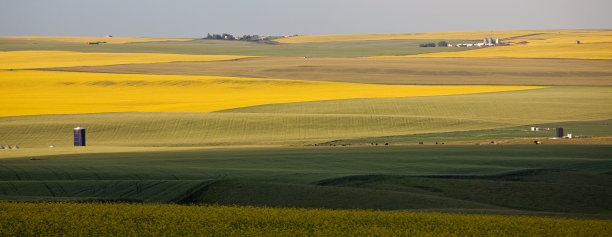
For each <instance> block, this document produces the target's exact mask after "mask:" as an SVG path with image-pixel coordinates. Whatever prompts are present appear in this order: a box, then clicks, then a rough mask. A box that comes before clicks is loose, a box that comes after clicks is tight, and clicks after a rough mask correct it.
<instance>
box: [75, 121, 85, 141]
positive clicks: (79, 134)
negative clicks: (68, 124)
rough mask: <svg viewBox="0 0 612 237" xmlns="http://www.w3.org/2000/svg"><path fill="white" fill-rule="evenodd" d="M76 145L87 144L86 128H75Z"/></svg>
mask: <svg viewBox="0 0 612 237" xmlns="http://www.w3.org/2000/svg"><path fill="white" fill-rule="evenodd" d="M74 146H85V128H83V127H81V126H78V127H76V128H74Z"/></svg>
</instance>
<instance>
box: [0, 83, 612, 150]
mask: <svg viewBox="0 0 612 237" xmlns="http://www.w3.org/2000/svg"><path fill="white" fill-rule="evenodd" d="M609 93H610V88H608V87H553V88H546V89H537V90H526V91H514V92H500V93H485V94H472V95H454V96H434V97H415V98H386V99H385V98H381V99H354V100H335V101H320V102H305V103H290V104H276V105H264V106H255V107H248V108H241V109H235V110H229V111H224V112H221V113H107V114H82V115H52V116H49V115H46V116H22V117H4V118H0V121H1V123H0V128H1V129H0V141H2V142H3V143H6V144H11V145H14V144H18V145H20V146H21V147H23V148H32V147H46V146H49V145H50V144H55V145H56V146H64V147H65V146H70V145H71V136H72V135H71V133H72V128H73V127H76V126H77V125H82V126H84V127H86V128H88V129H89V130H88V144H90V145H92V146H214V145H292V144H298V145H303V144H310V143H318V142H326V141H330V140H337V139H354V138H363V137H376V136H396V135H406V134H421V133H439V132H451V131H466V130H482V129H490V128H503V127H510V126H518V125H524V126H528V125H531V124H539V123H552V122H564V121H581V120H583V121H595V120H607V119H610V115H611V114H612V111H611V110H610V108H612V100H611V99H610V97H609ZM575 133H576V135H579V134H580V131H575Z"/></svg>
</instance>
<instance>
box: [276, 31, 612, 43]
mask: <svg viewBox="0 0 612 237" xmlns="http://www.w3.org/2000/svg"><path fill="white" fill-rule="evenodd" d="M490 33H491V31H455V32H428V33H392V34H350V35H304V36H295V37H287V38H280V39H276V40H275V41H277V42H280V43H288V44H295V43H312V42H333V41H363V40H398V39H424V40H427V39H429V40H431V39H440V40H482V39H483V38H485V37H489V35H490ZM492 33H493V37H494V38H500V39H510V38H511V39H512V40H510V41H512V42H514V41H523V40H532V39H542V38H553V37H560V36H562V37H574V38H575V37H600V39H601V36H602V35H603V36H610V35H611V34H612V33H611V31H609V30H510V31H493V32H492Z"/></svg>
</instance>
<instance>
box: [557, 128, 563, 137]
mask: <svg viewBox="0 0 612 237" xmlns="http://www.w3.org/2000/svg"><path fill="white" fill-rule="evenodd" d="M557 137H563V128H557Z"/></svg>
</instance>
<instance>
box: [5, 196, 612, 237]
mask: <svg viewBox="0 0 612 237" xmlns="http://www.w3.org/2000/svg"><path fill="white" fill-rule="evenodd" d="M0 212H1V213H2V214H3V215H0V216H1V218H2V221H0V223H2V225H1V226H0V233H3V234H4V235H8V236H19V235H36V234H39V233H46V234H48V235H92V234H95V235H100V236H117V235H123V236H126V235H138V236H142V235H177V236H178V235H181V236H184V235H193V236H228V235H247V236H259V235H273V236H278V235H281V236H287V235H291V236H355V235H382V236H449V235H455V234H457V233H461V234H463V235H473V236H517V235H532V234H534V233H538V234H539V235H546V236H557V235H559V236H565V235H570V236H606V235H607V234H608V233H609V232H610V230H611V229H612V224H611V222H610V221H600V220H576V219H555V218H543V217H518V216H514V217H512V216H495V215H462V214H440V213H411V212H381V211H365V210H352V211H340V210H335V211H334V210H320V209H293V208H291V209H281V208H263V207H223V206H180V205H163V204H145V205H142V204H124V203H123V204H121V203H120V204H103V203H82V204H75V203H7V202H2V203H0ZM26 213H29V214H26ZM32 213H34V214H32ZM66 213H70V215H66ZM43 223H44V224H43ZM458 223H460V224H458Z"/></svg>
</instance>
